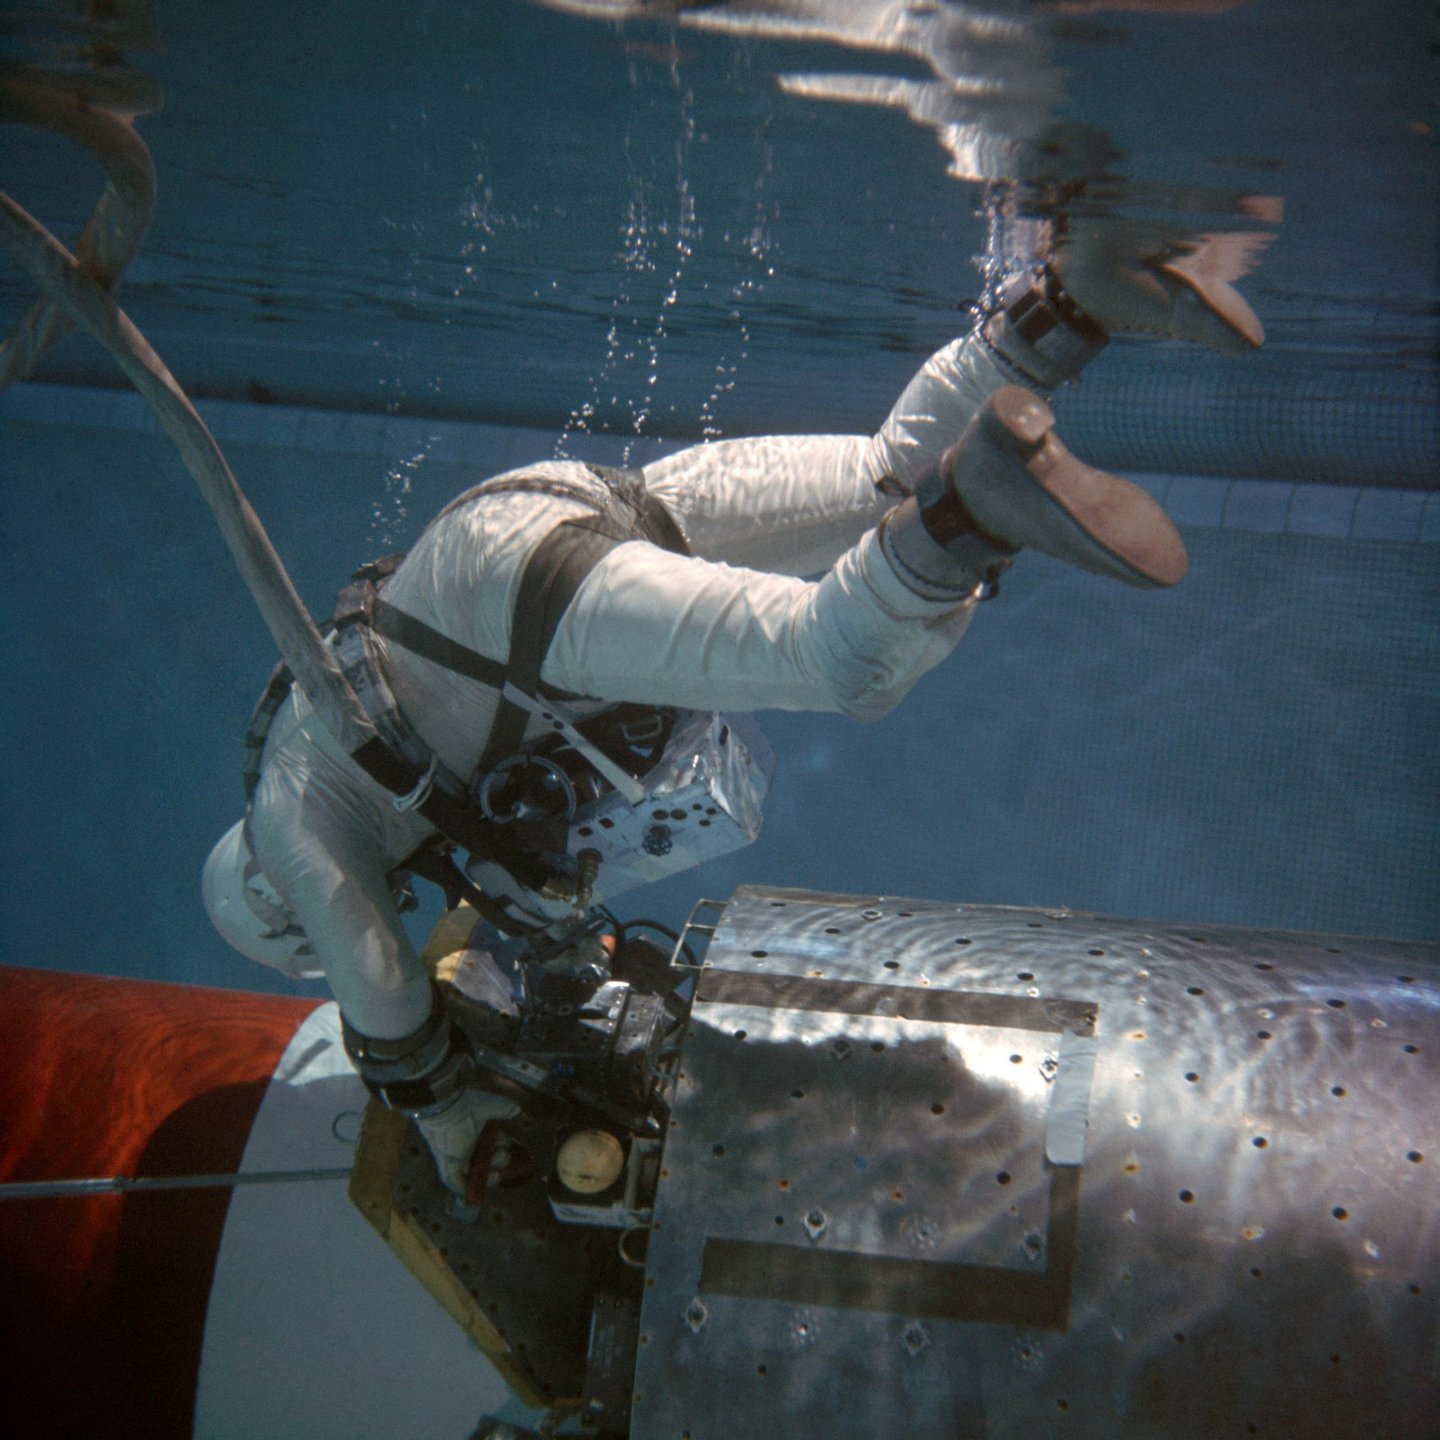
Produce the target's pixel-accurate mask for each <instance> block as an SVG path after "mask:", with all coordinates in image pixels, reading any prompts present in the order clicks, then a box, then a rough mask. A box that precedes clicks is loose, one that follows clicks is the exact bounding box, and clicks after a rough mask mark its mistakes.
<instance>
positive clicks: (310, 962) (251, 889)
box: [200, 821, 324, 980]
mask: <svg viewBox="0 0 1440 1440" xmlns="http://www.w3.org/2000/svg"><path fill="white" fill-rule="evenodd" d="M200 893H201V895H202V896H203V897H204V900H205V913H206V914H207V915H209V917H210V921H211V923H212V924H213V925H214V926H215V928H216V929H217V930H218V931H219V932H220V935H221V937H222V938H223V939H224V940H225V942H226V944H228V945H231V946H233V947H234V948H235V949H236V950H238V951H239V952H240V953H241V954H242V955H245V956H248V957H249V958H250V959H251V960H258V961H259V962H260V964H262V965H268V966H269V967H270V968H271V969H272V970H279V971H280V972H281V973H282V974H284V975H288V976H290V978H291V979H292V980H313V979H315V978H316V977H317V976H319V975H322V974H323V973H324V972H323V971H322V970H321V969H320V967H319V966H318V965H317V964H316V962H315V952H314V951H313V950H312V949H311V947H310V941H309V939H308V938H307V937H306V934H305V932H304V931H303V930H302V929H301V928H300V927H299V926H298V925H297V924H296V923H295V918H294V916H292V915H291V914H290V912H289V911H288V910H287V909H286V908H285V903H284V901H282V900H281V899H280V896H279V895H278V894H276V892H275V887H274V886H273V885H271V883H270V882H269V880H267V879H266V878H265V872H264V871H263V870H262V869H261V868H260V864H259V862H258V861H257V860H256V859H255V857H254V856H253V855H252V854H251V853H250V846H249V844H248V843H247V842H246V839H245V824H244V821H241V822H239V823H238V824H235V825H232V826H231V827H230V828H229V829H228V830H227V831H226V832H225V833H224V834H223V835H222V836H221V837H220V840H219V843H218V844H217V845H216V846H215V848H214V849H213V850H212V851H211V852H210V858H209V859H208V860H206V862H205V870H204V873H203V874H202V875H201V877H200Z"/></svg>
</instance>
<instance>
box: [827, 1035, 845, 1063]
mask: <svg viewBox="0 0 1440 1440" xmlns="http://www.w3.org/2000/svg"><path fill="white" fill-rule="evenodd" d="M830 1053H831V1054H832V1055H833V1056H834V1057H835V1058H836V1059H837V1060H845V1059H848V1058H849V1055H850V1042H849V1041H848V1040H845V1039H840V1040H836V1041H835V1042H834V1043H833V1044H832V1045H831V1046H830Z"/></svg>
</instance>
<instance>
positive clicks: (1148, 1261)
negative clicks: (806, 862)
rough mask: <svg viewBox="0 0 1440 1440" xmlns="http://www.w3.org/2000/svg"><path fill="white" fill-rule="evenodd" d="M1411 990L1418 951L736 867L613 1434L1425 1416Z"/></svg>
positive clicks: (993, 1431)
mask: <svg viewBox="0 0 1440 1440" xmlns="http://www.w3.org/2000/svg"><path fill="white" fill-rule="evenodd" d="M1437 1001H1440V950H1437V948H1436V947H1435V946H1429V945H1423V944H1411V943H1405V942H1392V941H1383V940H1368V939H1358V938H1353V937H1347V938H1337V937H1330V936H1322V935H1303V934H1287V933H1283V932H1274V931H1256V930H1247V929H1242V928H1238V927H1227V926H1210V925H1206V926H1200V927H1196V926H1183V925H1176V924H1158V923H1147V922H1137V921H1122V920H1114V919H1109V918H1106V917H1102V916H1095V915H1083V914H1075V913H1072V912H1068V911H1043V910H1021V909H1006V908H1001V907H996V906H978V905H976V906H972V905H953V904H937V903H933V902H923V901H908V900H899V899H894V898H877V897H865V898H845V897H833V896H822V895H814V894H809V893H806V892H801V891H787V890H767V889H760V888H752V887H747V888H745V889H743V890H741V891H740V892H739V893H738V894H737V895H736V897H735V898H734V899H733V900H732V901H731V902H729V904H728V905H727V906H726V907H725V909H724V912H723V914H722V916H721V918H720V920H719V923H718V925H717V926H716V927H715V932H714V935H713V938H712V939H711V942H710V946H709V949H708V950H707V952H706V954H705V963H704V967H703V969H702V970H701V971H700V973H699V974H698V976H697V989H696V998H695V1005H694V1009H693V1012H692V1015H691V1020H690V1024H689V1026H688V1029H687V1033H686V1036H685V1038H684V1040H683V1042H682V1047H681V1058H680V1063H679V1082H678V1085H677V1090H676V1097H675V1103H674V1107H673V1110H672V1113H671V1124H670V1130H669V1134H668V1136H667V1140H666V1147H665V1156H664V1166H665V1168H664V1171H663V1172H662V1179H661V1181H660V1185H659V1190H658V1192H657V1195H656V1202H655V1212H654V1215H655V1223H654V1227H653V1231H652V1234H651V1239H650V1248H649V1259H648V1267H647V1270H648V1275H647V1289H646V1299H645V1306H644V1310H643V1313H642V1318H641V1329H642V1331H643V1333H644V1334H645V1336H646V1337H647V1338H646V1343H645V1344H644V1345H643V1346H642V1348H641V1350H640V1353H639V1357H638V1364H637V1371H636V1391H637V1400H636V1409H635V1413H634V1419H633V1424H632V1432H631V1433H632V1434H633V1435H634V1436H635V1440H661V1437H674V1436H677V1435H682V1434H685V1433H687V1432H688V1433H690V1434H692V1435H694V1436H695V1437H697V1440H699V1437H701V1436H704V1437H707V1440H727V1437H736V1440H738V1437H741V1436H747V1435H751V1434H764V1433H768V1432H769V1431H770V1430H773V1428H774V1417H776V1416H777V1415H778V1416H782V1417H802V1416H803V1417H804V1433H805V1434H807V1435H825V1436H826V1437H827V1440H845V1437H855V1440H861V1437H865V1440H870V1437H873V1436H876V1435H886V1436H888V1435H964V1436H980V1435H1020V1434H1029V1435H1048V1434H1052V1433H1058V1431H1056V1430H1055V1428H1054V1427H1055V1425H1056V1423H1057V1421H1056V1417H1057V1416H1060V1415H1061V1414H1062V1412H1064V1413H1063V1426H1064V1429H1065V1433H1066V1434H1075V1435H1077V1436H1093V1437H1097V1440H1098V1437H1101V1436H1105V1437H1112V1436H1115V1435H1127V1436H1160V1435H1164V1436H1166V1437H1168V1440H1184V1437H1191V1436H1194V1437H1201V1436H1203V1437H1207V1440H1208V1437H1211V1436H1215V1435H1244V1434H1247V1433H1255V1434H1287V1435H1342V1434H1343V1435H1361V1434H1376V1435H1378V1434H1394V1435H1401V1434H1407V1435H1408V1434H1416V1435H1418V1434H1422V1433H1429V1428H1433V1427H1429V1428H1427V1423H1426V1422H1427V1417H1428V1418H1429V1419H1433V1414H1434V1411H1433V1391H1432V1388H1431V1387H1432V1385H1433V1354H1434V1347H1435V1344H1436V1341H1437V1331H1440V1327H1437V1293H1440V1292H1437V1284H1440V1272H1437V1254H1440V1190H1437V1185H1440V1173H1437V1167H1436V1164H1435V1160H1436V1158H1437V1156H1440V1132H1437V1128H1436V1124H1437V1112H1436V1108H1435V1105H1434V1094H1435V1088H1436V1081H1437V1066H1440V1029H1437V1020H1440V1015H1437ZM695 1303H699V1304H703V1305H704V1307H705V1312H706V1323H705V1327H704V1333H703V1335H699V1334H697V1333H696V1332H695V1330H694V1328H693V1326H688V1325H687V1324H686V1323H685V1321H684V1318H683V1317H684V1316H685V1314H686V1307H687V1306H691V1305H692V1304H695ZM816 1315H821V1316H823V1317H824V1324H823V1326H822V1327H817V1326H815V1325H814V1323H813V1317H815V1316H816ZM802 1342H803V1343H802ZM717 1393H723V1394H724V1396H725V1404H724V1406H723V1408H721V1409H720V1410H717V1409H716V1408H715V1406H714V1399H713V1397H714V1396H715V1394H717ZM792 1428H794V1427H793V1426H792Z"/></svg>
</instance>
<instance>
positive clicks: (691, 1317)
mask: <svg viewBox="0 0 1440 1440" xmlns="http://www.w3.org/2000/svg"><path fill="white" fill-rule="evenodd" d="M709 1318H710V1311H709V1310H708V1309H707V1308H706V1306H705V1302H704V1301H703V1300H702V1299H700V1297H699V1296H698V1295H697V1296H696V1297H695V1299H693V1300H692V1301H691V1302H690V1306H689V1308H688V1309H687V1310H686V1311H685V1323H686V1324H687V1325H688V1326H689V1327H690V1333H691V1334H692V1335H698V1334H699V1333H700V1332H701V1331H702V1330H703V1329H704V1328H705V1322H706V1321H707V1320H708V1319H709Z"/></svg>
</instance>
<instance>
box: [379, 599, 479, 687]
mask: <svg viewBox="0 0 1440 1440" xmlns="http://www.w3.org/2000/svg"><path fill="white" fill-rule="evenodd" d="M370 628H371V629H372V630H374V631H375V633H376V634H377V635H383V636H384V637H385V638H386V639H387V640H393V641H394V642H395V643H396V644H397V645H401V646H403V647H404V648H405V649H406V650H409V651H411V652H412V653H413V654H415V655H419V656H421V657H422V658H423V659H426V660H430V661H433V662H434V663H435V664H436V665H443V666H444V667H445V668H446V669H447V670H453V671H455V673H456V674H457V675H464V676H467V677H468V678H469V679H471V680H478V681H479V682H480V683H481V684H482V685H488V686H490V687H491V689H493V690H501V689H503V688H504V686H505V667H504V665H502V664H501V663H500V661H498V660H492V659H490V657H489V656H488V655H482V654H480V652H479V651H478V650H471V649H470V648H469V647H468V646H465V645H462V644H460V642H459V641H458V640H452V639H451V638H450V637H449V636H448V635H444V634H442V633H441V632H440V631H439V630H436V629H435V628H434V626H432V625H427V624H426V623H425V622H424V621H423V620H417V619H416V618H415V617H414V616H413V615H407V614H406V613H405V612H404V611H403V610H397V609H396V608H395V607H394V606H393V605H392V604H391V603H390V602H389V601H388V600H387V599H385V597H384V596H383V595H381V596H379V597H377V599H376V601H375V604H374V607H373V608H372V610H371V612H370Z"/></svg>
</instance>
